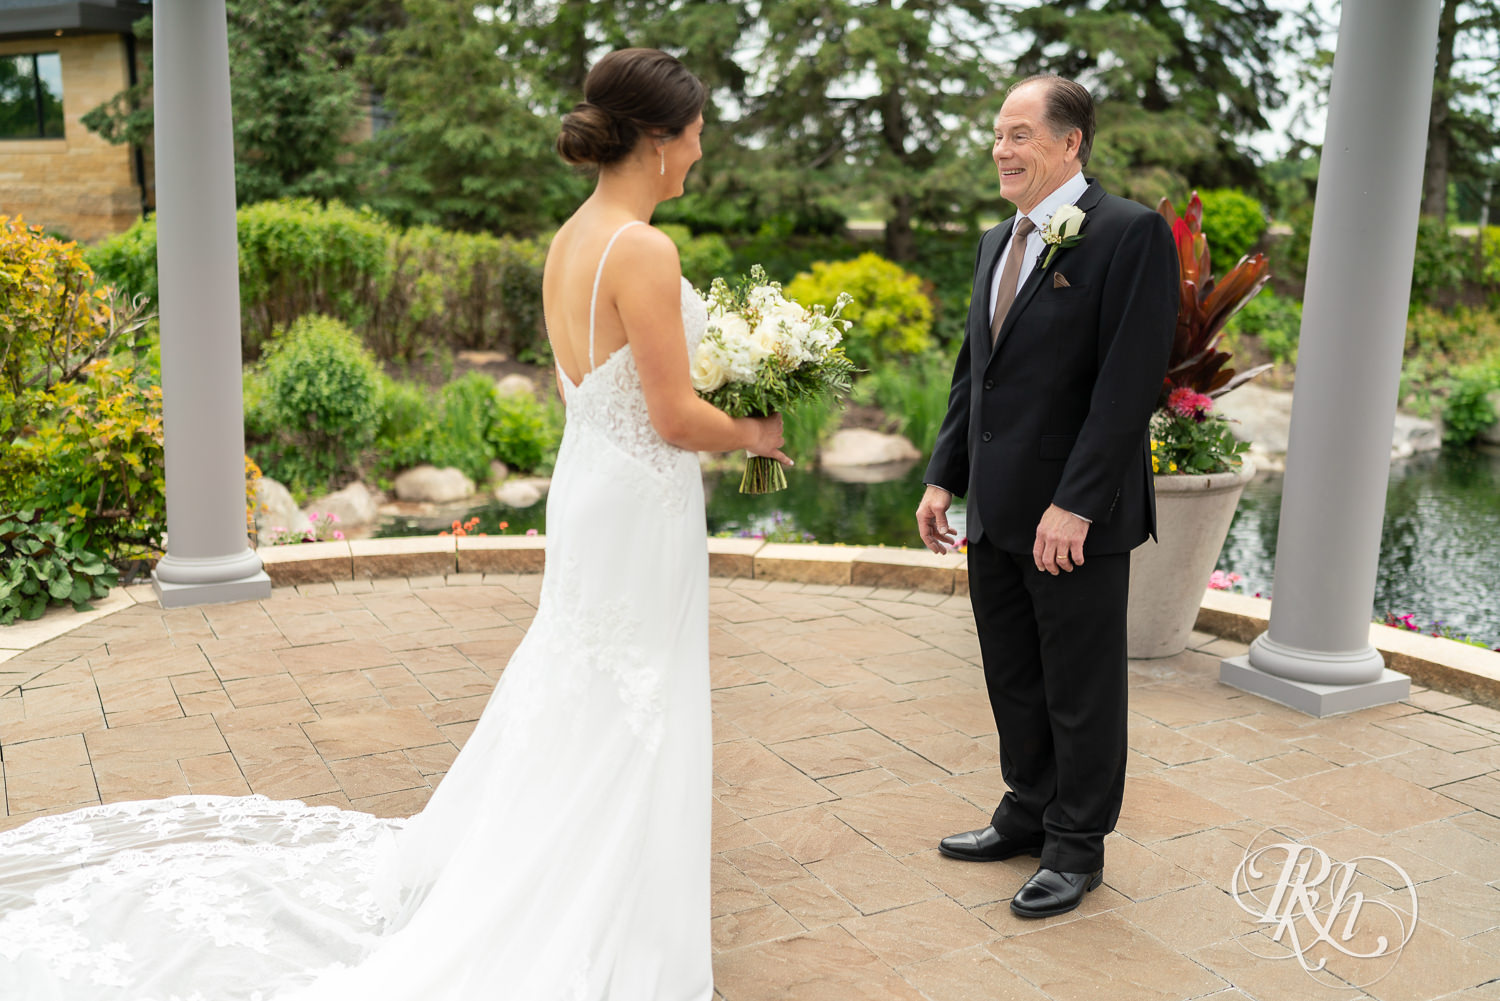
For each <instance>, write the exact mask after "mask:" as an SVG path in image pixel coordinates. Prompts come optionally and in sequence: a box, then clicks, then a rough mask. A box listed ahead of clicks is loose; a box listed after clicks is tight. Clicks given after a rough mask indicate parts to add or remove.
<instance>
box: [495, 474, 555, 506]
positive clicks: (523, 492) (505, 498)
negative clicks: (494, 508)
mask: <svg viewBox="0 0 1500 1001" xmlns="http://www.w3.org/2000/svg"><path fill="white" fill-rule="evenodd" d="M550 485H551V481H549V480H546V479H542V478H540V477H531V478H527V479H523V478H520V477H517V478H515V479H510V480H506V481H505V482H504V483H502V484H500V486H498V487H496V488H495V500H497V501H499V502H500V503H501V504H504V505H505V506H506V507H515V508H523V507H531V506H532V505H533V504H536V503H537V502H539V501H540V500H541V499H542V498H543V497H545V496H547V488H548V487H549V486H550Z"/></svg>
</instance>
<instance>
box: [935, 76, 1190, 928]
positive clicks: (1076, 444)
mask: <svg viewBox="0 0 1500 1001" xmlns="http://www.w3.org/2000/svg"><path fill="white" fill-rule="evenodd" d="M1093 138H1094V102H1093V98H1092V97H1091V96H1090V95H1089V92H1088V91H1087V90H1086V89H1084V88H1083V87H1081V86H1080V85H1078V84H1076V83H1074V82H1072V81H1070V80H1065V79H1062V78H1060V77H1054V76H1043V77H1032V78H1030V79H1027V80H1023V81H1022V82H1020V83H1018V84H1016V85H1015V86H1014V87H1012V88H1011V89H1010V91H1009V92H1008V93H1007V95H1006V98H1005V103H1004V105H1003V106H1002V107H1001V109H1000V114H999V116H998V117H997V118H996V119H995V146H994V151H993V155H994V160H995V166H996V168H997V170H998V173H999V179H1000V193H1001V194H1002V195H1003V196H1004V197H1005V198H1006V199H1007V200H1008V201H1010V202H1012V203H1014V204H1015V206H1016V209H1017V213H1016V215H1015V216H1013V217H1012V218H1010V219H1007V220H1005V221H1004V222H1002V223H1000V225H998V226H996V227H995V228H994V229H992V230H990V231H989V232H987V233H985V235H984V236H983V237H982V238H981V240H980V242H979V252H978V258H977V260H976V262H975V269H974V284H973V294H972V299H971V301H970V305H969V318H968V323H967V327H966V330H965V336H964V343H963V346H962V347H961V348H960V349H959V353H958V362H957V365H956V366H955V368H954V372H953V389H952V392H951V394H950V396H949V400H948V414H947V417H946V418H945V419H944V421H943V425H942V428H941V430H940V431H939V432H938V436H937V442H936V444H935V446H934V448H933V454H932V461H931V463H930V464H929V465H928V467H927V476H926V479H927V483H928V486H927V490H926V493H925V494H924V495H923V497H922V501H921V505H920V506H919V507H918V508H917V528H918V531H919V532H920V533H921V536H922V541H923V542H924V543H925V544H926V545H927V547H928V548H929V549H931V550H933V551H934V552H944V551H946V550H947V549H948V548H950V547H952V546H953V545H954V544H955V542H956V539H955V535H954V532H953V529H952V528H951V527H950V526H949V524H948V519H947V511H948V506H949V503H950V502H951V500H952V498H953V496H954V495H959V496H964V497H966V500H967V512H968V543H969V550H968V561H969V592H970V599H971V601H972V603H973V606H974V620H975V623H976V625H977V627H978V632H979V644H980V650H981V653H982V655H983V658H984V674H985V683H986V686H987V688H988V690H989V698H990V706H991V708H992V709H993V710H994V714H995V724H996V726H997V728H998V729H999V733H1000V768H1001V772H1002V774H1003V776H1004V778H1005V783H1006V785H1007V786H1009V790H1008V791H1007V792H1006V793H1005V795H1004V797H1003V798H1002V799H1001V801H1000V805H999V807H998V808H996V810H995V812H994V815H993V816H992V817H991V819H990V823H989V825H988V826H986V827H983V828H980V829H979V830H975V831H968V832H966V833H963V834H955V835H952V836H951V837H947V838H944V839H943V840H942V842H941V844H940V846H939V850H940V851H941V852H942V853H943V854H944V855H947V856H949V857H951V858H956V859H963V860H966V861H974V862H990V861H996V860H999V859H1006V858H1011V857H1013V856H1016V855H1024V854H1030V855H1036V856H1039V857H1040V858H1041V865H1040V867H1039V868H1038V869H1037V871H1036V874H1035V875H1034V876H1032V877H1031V879H1030V880H1029V881H1028V882H1027V883H1026V884H1025V885H1024V886H1022V887H1021V889H1020V890H1019V891H1017V893H1016V895H1015V897H1014V898H1013V899H1012V900H1011V910H1012V911H1014V912H1015V913H1016V914H1018V915H1021V916H1023V917H1046V916H1048V915H1052V914H1062V913H1064V912H1066V911H1070V910H1072V909H1073V908H1075V907H1077V906H1078V904H1079V903H1080V902H1081V901H1082V900H1083V896H1084V894H1086V893H1087V892H1088V891H1090V890H1092V889H1094V888H1095V887H1096V886H1098V885H1099V883H1100V882H1101V881H1102V878H1103V869H1104V838H1105V835H1107V834H1108V833H1109V832H1110V831H1112V830H1113V829H1114V825H1115V821H1116V819H1117V818H1118V817H1119V814H1120V802H1121V798H1122V796H1123V793H1124V788H1125V715H1126V677H1125V604H1126V597H1127V592H1128V587H1129V580H1130V550H1131V549H1133V548H1135V547H1136V546H1138V545H1140V544H1141V543H1142V542H1144V541H1145V540H1146V538H1147V536H1150V535H1153V534H1154V532H1155V530H1156V515H1155V498H1154V494H1153V492H1152V488H1151V458H1150V456H1151V450H1150V444H1149V442H1148V440H1147V424H1148V422H1149V420H1150V416H1151V411H1152V409H1153V408H1154V406H1155V404H1156V398H1157V394H1158V392H1159V391H1160V387H1161V381H1162V376H1163V375H1164V374H1165V372H1166V367H1167V356H1168V353H1169V351H1170V349H1171V344H1172V336H1173V331H1174V329H1175V327H1176V319H1177V300H1178V271H1177V255H1176V251H1175V249H1174V247H1173V243H1172V235H1171V232H1170V230H1169V229H1168V227H1167V224H1166V222H1165V220H1163V219H1162V218H1161V216H1159V215H1157V214H1156V213H1155V212H1152V211H1150V210H1149V209H1147V208H1145V207H1144V206H1142V205H1138V204H1136V203H1135V202H1131V201H1126V200H1125V199H1122V198H1116V197H1114V196H1112V195H1108V194H1106V193H1105V192H1104V190H1103V189H1102V188H1100V187H1099V185H1098V184H1097V183H1095V182H1093V181H1091V180H1088V179H1086V178H1085V177H1084V175H1083V167H1084V165H1085V164H1086V163H1087V162H1088V158H1089V151H1090V148H1091V146H1092V144H1093Z"/></svg>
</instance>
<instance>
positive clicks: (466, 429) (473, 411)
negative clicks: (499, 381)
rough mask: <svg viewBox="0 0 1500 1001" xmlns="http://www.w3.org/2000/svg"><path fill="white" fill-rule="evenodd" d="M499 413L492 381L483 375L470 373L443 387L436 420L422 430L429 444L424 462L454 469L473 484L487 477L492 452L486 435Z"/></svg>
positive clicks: (497, 400) (497, 395) (498, 402)
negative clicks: (459, 471)
mask: <svg viewBox="0 0 1500 1001" xmlns="http://www.w3.org/2000/svg"><path fill="white" fill-rule="evenodd" d="M499 413H500V395H499V394H498V393H496V392H495V381H494V380H493V379H491V378H490V377H489V376H487V375H485V374H484V373H483V372H470V373H469V374H468V375H466V376H464V377H463V378H461V379H457V380H455V381H453V382H450V383H448V385H446V386H444V387H443V391H442V393H441V394H440V395H439V398H438V411H437V415H436V418H437V419H436V421H435V422H433V423H432V424H429V425H428V427H427V428H426V429H424V431H423V435H424V437H426V438H427V439H428V441H429V445H428V448H427V454H426V456H425V460H426V461H427V462H430V463H432V464H433V465H435V466H454V467H456V468H458V469H461V470H463V472H464V475H465V476H467V477H468V478H469V479H471V480H473V481H474V482H475V483H483V482H484V481H485V480H487V479H489V477H490V460H491V459H492V458H493V457H494V450H493V448H492V447H491V445H490V441H489V433H490V429H491V428H492V427H493V426H494V424H495V422H496V420H497V419H498V418H499Z"/></svg>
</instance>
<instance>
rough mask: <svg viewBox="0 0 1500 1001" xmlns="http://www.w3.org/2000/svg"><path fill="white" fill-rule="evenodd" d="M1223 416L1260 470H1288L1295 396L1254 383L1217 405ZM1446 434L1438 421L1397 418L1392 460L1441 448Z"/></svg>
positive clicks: (1397, 415) (1392, 440) (1229, 394)
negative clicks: (1230, 423) (1228, 420)
mask: <svg viewBox="0 0 1500 1001" xmlns="http://www.w3.org/2000/svg"><path fill="white" fill-rule="evenodd" d="M1214 406H1215V407H1216V408H1217V409H1218V410H1219V412H1220V413H1222V414H1224V415H1225V416H1226V417H1228V418H1230V419H1231V420H1233V421H1235V422H1236V423H1235V424H1234V425H1232V430H1233V432H1234V436H1235V437H1236V438H1238V439H1239V440H1240V441H1246V442H1249V443H1250V457H1251V458H1252V459H1253V460H1254V461H1255V465H1256V468H1257V469H1262V470H1278V471H1279V470H1284V469H1285V468H1286V450H1287V441H1288V439H1289V437H1290V433H1291V426H1292V394H1291V392H1289V391H1287V390H1284V389H1270V388H1268V387H1265V386H1260V385H1257V384H1255V383H1253V382H1249V383H1246V384H1245V385H1243V386H1241V387H1240V388H1238V389H1236V390H1235V391H1234V392H1232V393H1226V394H1225V395H1223V396H1221V397H1219V398H1218V399H1217V400H1215V401H1214ZM1442 444H1443V435H1442V431H1441V430H1440V429H1439V427H1438V425H1437V423H1436V422H1434V421H1430V420H1427V419H1426V418H1423V417H1414V416H1412V415H1411V414H1403V413H1397V414H1396V424H1395V429H1394V430H1393V432H1392V434H1391V458H1392V459H1405V458H1407V457H1409V456H1412V455H1415V454H1417V453H1418V452H1430V451H1433V450H1434V449H1437V448H1441V447H1442Z"/></svg>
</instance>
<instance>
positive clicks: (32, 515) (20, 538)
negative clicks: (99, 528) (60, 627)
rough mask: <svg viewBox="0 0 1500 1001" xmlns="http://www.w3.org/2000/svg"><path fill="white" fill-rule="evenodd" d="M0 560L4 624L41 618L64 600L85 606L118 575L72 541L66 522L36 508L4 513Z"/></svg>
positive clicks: (0, 602) (0, 621)
mask: <svg viewBox="0 0 1500 1001" xmlns="http://www.w3.org/2000/svg"><path fill="white" fill-rule="evenodd" d="M0 565H3V566H4V568H5V569H4V572H3V575H0V626H7V625H10V624H11V623H12V622H14V621H15V620H16V619H17V618H22V619H39V618H41V617H42V613H44V612H45V611H46V610H47V607H48V606H49V605H52V604H61V603H63V602H69V603H71V604H72V605H73V607H74V608H75V609H77V610H79V611H85V610H87V609H88V608H89V607H90V606H89V602H90V601H92V600H94V599H95V598H102V597H104V595H105V594H107V593H108V592H109V589H110V588H111V587H112V586H113V585H114V584H115V582H116V581H117V579H118V574H117V573H116V571H115V568H114V567H112V566H110V565H109V564H107V563H105V562H104V561H103V560H102V559H100V558H99V557H97V556H95V555H93V554H91V553H87V552H85V551H83V550H81V549H79V548H78V547H77V546H75V545H72V544H70V543H69V542H68V540H67V537H66V533H65V532H64V530H63V528H62V526H61V525H58V524H56V523H54V522H48V521H42V520H40V519H39V518H38V517H37V514H36V512H35V511H19V512H12V513H10V514H6V515H0Z"/></svg>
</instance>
